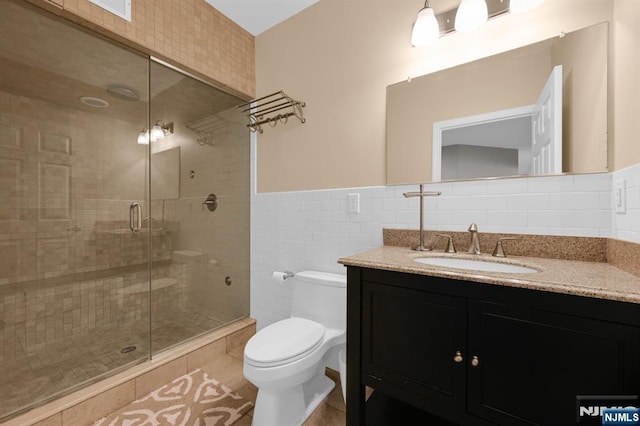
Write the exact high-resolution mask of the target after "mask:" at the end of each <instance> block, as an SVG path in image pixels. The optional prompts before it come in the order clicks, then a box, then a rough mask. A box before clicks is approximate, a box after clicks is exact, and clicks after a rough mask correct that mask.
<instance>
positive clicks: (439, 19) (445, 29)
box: [411, 0, 544, 47]
mask: <svg viewBox="0 0 640 426" xmlns="http://www.w3.org/2000/svg"><path fill="white" fill-rule="evenodd" d="M543 2H544V0H461V2H460V5H459V6H458V7H454V8H453V9H449V10H446V11H444V12H441V13H438V14H437V15H435V14H434V11H433V8H431V6H430V5H429V1H425V3H424V7H423V8H422V9H420V11H419V12H418V16H417V17H416V20H415V22H414V24H413V29H412V30H411V45H412V46H414V47H418V46H426V45H429V44H433V43H435V41H437V39H438V38H439V37H440V36H443V35H447V34H449V33H452V32H455V31H460V32H468V31H473V30H475V29H477V28H479V27H481V26H482V25H483V24H484V23H485V22H486V21H487V20H488V19H493V18H496V17H498V16H502V15H505V14H507V13H508V12H513V13H521V12H528V11H529V10H531V9H533V8H535V7H537V6H539V5H540V4H542V3H543ZM434 18H435V22H434ZM436 31H438V34H437V35H436V34H435V32H436Z"/></svg>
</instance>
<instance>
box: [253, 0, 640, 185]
mask: <svg viewBox="0 0 640 426" xmlns="http://www.w3.org/2000/svg"><path fill="white" fill-rule="evenodd" d="M636 3H637V2H636ZM614 4H616V6H617V5H618V4H620V6H621V7H624V9H625V12H624V13H620V14H618V13H616V18H617V19H618V23H616V25H615V28H617V29H620V28H624V29H625V30H626V33H624V40H621V43H622V45H623V46H626V47H621V48H619V51H622V50H623V49H624V51H627V52H628V51H630V50H628V49H630V48H631V47H630V44H631V43H632V42H633V40H634V36H633V34H632V33H633V32H635V40H637V39H638V34H637V32H638V31H639V30H638V29H637V28H638V25H637V19H638V18H632V17H630V16H629V12H633V13H635V14H636V15H638V13H637V12H638V5H637V4H634V0H615V1H614V2H612V1H611V0H547V1H545V2H544V3H543V4H542V5H541V6H540V7H538V8H537V9H535V10H533V11H531V12H529V13H525V14H519V15H506V16H502V17H500V18H497V19H495V20H492V21H490V22H489V23H487V25H485V26H484V27H483V28H481V29H480V30H478V31H476V32H474V33H470V34H460V33H456V34H452V35H448V36H446V37H444V38H442V39H441V40H439V42H438V43H437V44H436V45H435V46H431V47H426V48H420V49H415V48H412V47H411V46H410V43H409V37H410V29H411V25H412V23H413V20H414V19H415V15H416V13H417V11H418V10H419V9H420V8H421V7H422V6H423V5H424V2H422V1H420V0H411V1H409V2H402V4H400V3H397V2H388V1H384V0H373V1H368V2H366V3H365V2H362V1H355V0H350V1H345V0H322V1H320V2H318V3H316V4H314V5H313V6H311V7H309V8H308V9H306V10H304V11H303V12H301V13H300V14H298V15H296V16H294V17H293V18H291V19H289V20H287V21H285V22H284V23H282V24H280V25H279V26H277V27H275V28H273V29H271V30H269V31H267V32H265V33H263V34H261V35H259V36H258V37H256V76H257V77H256V92H257V95H258V96H261V95H264V94H268V93H271V92H272V91H275V90H280V89H282V90H284V91H285V92H287V93H288V94H289V95H290V96H292V97H294V98H298V99H300V100H302V101H305V102H307V105H308V106H307V107H306V108H305V109H304V112H305V116H306V118H307V122H306V123H305V124H299V123H296V122H293V121H290V122H289V123H287V124H285V125H278V126H277V127H276V128H269V127H267V128H266V129H265V131H264V133H263V134H262V135H259V136H258V145H257V189H258V191H259V192H272V191H285V190H303V189H320V188H339V187H351V186H367V185H383V184H385V182H386V173H385V168H386V153H385V105H386V100H385V92H386V87H387V86H388V85H389V84H392V83H396V82H399V81H402V80H405V79H406V78H407V77H409V76H412V77H415V76H419V75H423V74H426V73H430V72H435V71H438V70H441V69H445V68H449V67H452V66H455V65H459V64H462V63H466V62H469V61H472V60H475V59H478V58H480V57H485V56H489V55H493V54H497V53H500V52H503V51H506V50H510V49H513V48H515V47H519V46H522V45H525V44H530V43H533V42H537V41H541V40H544V39H547V38H549V37H553V36H555V35H558V34H559V33H560V32H561V31H564V32H571V31H574V30H576V29H579V28H583V27H586V26H590V25H593V24H596V23H599V22H603V21H611V19H612V15H613V10H612V9H613V5H614ZM432 6H433V7H434V8H436V10H437V7H438V4H437V0H433V3H432ZM619 15H621V16H619ZM633 19H635V20H636V25H635V26H634V23H633ZM621 37H623V35H620V36H619V37H618V39H620V38H621ZM634 51H635V50H634ZM617 57H618V60H621V58H622V57H623V55H622V54H620V53H619V54H618V55H617ZM626 60H630V61H636V63H637V61H638V59H637V58H634V59H628V58H627V59H626ZM633 69H637V68H632V67H628V70H627V71H625V72H626V74H625V75H623V76H622V77H623V79H626V81H629V80H630V79H631V78H632V76H631V73H632V70H633ZM616 73H623V72H622V71H620V70H616ZM621 81H622V80H621ZM623 84H624V82H623V83H620V82H617V83H616V87H617V88H618V91H621V90H622V89H623V87H626V86H621V85H623ZM631 87H633V86H631ZM633 97H635V98H636V99H632V98H633ZM637 98H638V97H637V96H635V95H631V94H629V95H626V96H617V97H616V98H615V100H616V111H620V110H621V109H624V110H628V108H629V107H635V108H636V109H635V111H636V112H635V113H632V112H631V111H629V113H628V114H629V115H630V117H631V116H632V115H633V114H635V116H636V117H637V111H638V109H640V108H638V105H637V102H638V101H637ZM634 102H635V104H634ZM616 114H618V112H616ZM636 121H637V120H636ZM635 125H636V124H635V123H633V120H632V119H631V118H629V119H628V120H620V122H619V123H617V124H615V132H616V134H621V136H622V137H619V138H618V140H616V144H617V145H616V152H619V151H620V150H624V149H627V148H625V147H627V146H631V145H632V144H633V141H631V140H630V139H628V138H630V137H631V136H632V135H633V134H634V131H633V130H634V128H633V126H635ZM630 126H631V127H630ZM620 127H621V129H620ZM610 131H611V129H610ZM637 133H638V132H637V129H636V131H635V134H637ZM631 149H636V148H631ZM630 154H632V155H627V156H625V159H627V158H628V160H627V161H628V162H629V163H637V162H640V153H638V152H637V151H636V152H632V153H630ZM613 166H614V167H615V168H616V169H617V168H620V167H621V163H620V160H616V161H615V162H614V163H613Z"/></svg>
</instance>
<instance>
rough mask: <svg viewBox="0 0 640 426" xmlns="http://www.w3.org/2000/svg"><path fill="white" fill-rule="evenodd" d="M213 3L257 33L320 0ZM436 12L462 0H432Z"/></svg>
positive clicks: (211, 0) (211, 1)
mask: <svg viewBox="0 0 640 426" xmlns="http://www.w3.org/2000/svg"><path fill="white" fill-rule="evenodd" d="M206 1H207V3H209V4H210V5H211V6H213V7H215V8H216V9H217V10H219V11H220V12H222V13H223V14H224V15H225V16H227V17H228V18H229V19H231V20H232V21H234V22H235V23H236V24H238V25H240V26H241V27H242V28H244V29H245V30H247V31H248V32H250V33H251V34H253V35H254V36H257V35H258V34H260V33H262V32H264V31H266V30H268V29H269V28H271V27H273V26H276V25H278V24H279V23H280V22H282V21H285V20H287V19H288V18H290V17H292V16H293V15H295V14H297V13H298V12H300V11H302V10H304V9H306V8H307V7H309V6H311V5H312V4H314V3H316V2H317V1H319V0H206ZM413 1H414V3H415V4H412V3H409V2H407V3H405V4H403V5H402V7H407V8H408V10H413V9H411V8H412V7H414V6H415V7H414V8H415V13H418V10H420V9H421V8H422V7H424V0H413ZM429 4H430V5H431V7H433V10H434V11H435V13H436V14H438V13H442V12H446V11H448V10H451V9H454V8H456V7H458V5H459V4H460V0H431V1H429Z"/></svg>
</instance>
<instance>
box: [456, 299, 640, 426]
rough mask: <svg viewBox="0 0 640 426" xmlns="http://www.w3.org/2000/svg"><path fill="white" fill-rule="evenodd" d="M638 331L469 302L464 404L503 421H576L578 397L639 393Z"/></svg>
mask: <svg viewBox="0 0 640 426" xmlns="http://www.w3.org/2000/svg"><path fill="white" fill-rule="evenodd" d="M639 342H640V329H638V328H636V327H630V326H624V325H620V324H614V323H608V322H602V321H596V320H590V319H586V318H581V317H576V316H571V315H564V314H558V313H551V312H546V311H543V310H538V309H528V308H523V307H515V306H508V305H500V304H494V303H487V302H469V356H470V357H471V358H472V359H473V357H474V356H476V357H477V362H474V364H477V365H476V366H473V365H472V364H468V404H469V407H468V408H469V411H470V412H471V413H472V414H475V415H478V416H480V417H483V418H485V419H487V420H490V421H492V422H494V423H496V424H500V425H524V424H527V425H529V424H540V425H548V424H565V425H569V424H575V423H576V418H577V409H576V396H578V395H628V394H637V393H638V392H640V377H639V373H638V366H639V365H640V355H639Z"/></svg>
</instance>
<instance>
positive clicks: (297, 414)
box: [251, 368, 335, 426]
mask: <svg viewBox="0 0 640 426" xmlns="http://www.w3.org/2000/svg"><path fill="white" fill-rule="evenodd" d="M334 386H335V383H334V382H333V380H331V379H329V378H328V377H327V376H325V375H324V368H323V369H322V371H321V372H319V374H317V375H315V376H314V377H313V378H312V379H311V380H309V381H308V382H305V383H303V384H301V385H298V386H294V387H292V388H288V389H264V388H260V389H258V396H257V398H256V406H255V408H254V410H253V421H252V422H251V425H252V426H274V425H279V426H298V425H301V424H302V423H304V421H305V420H306V419H307V418H308V417H309V416H310V415H311V413H313V411H314V410H315V409H316V408H317V407H318V405H320V403H321V402H322V401H323V400H324V399H325V398H326V397H327V395H329V392H331V390H332V389H333V387H334Z"/></svg>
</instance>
